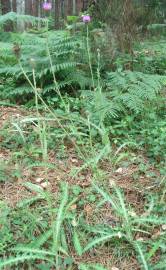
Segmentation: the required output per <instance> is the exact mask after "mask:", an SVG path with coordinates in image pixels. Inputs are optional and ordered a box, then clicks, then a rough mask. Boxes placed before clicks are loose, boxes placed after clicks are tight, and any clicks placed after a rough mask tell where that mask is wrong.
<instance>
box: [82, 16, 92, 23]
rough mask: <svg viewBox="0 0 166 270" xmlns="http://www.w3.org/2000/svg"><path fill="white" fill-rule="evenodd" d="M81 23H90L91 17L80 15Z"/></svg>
mask: <svg viewBox="0 0 166 270" xmlns="http://www.w3.org/2000/svg"><path fill="white" fill-rule="evenodd" d="M82 21H83V22H84V23H90V21H91V17H90V16H89V15H82Z"/></svg>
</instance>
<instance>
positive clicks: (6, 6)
mask: <svg viewBox="0 0 166 270" xmlns="http://www.w3.org/2000/svg"><path fill="white" fill-rule="evenodd" d="M10 11H11V2H10V0H1V12H2V15H4V14H6V13H8V12H10ZM4 31H7V32H8V31H12V24H11V23H10V22H8V23H6V24H5V26H4Z"/></svg>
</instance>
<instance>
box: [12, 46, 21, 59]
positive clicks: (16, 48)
mask: <svg viewBox="0 0 166 270" xmlns="http://www.w3.org/2000/svg"><path fill="white" fill-rule="evenodd" d="M12 51H13V53H14V54H15V56H16V58H18V59H19V58H20V57H21V47H20V45H19V44H18V43H14V44H13V48H12Z"/></svg>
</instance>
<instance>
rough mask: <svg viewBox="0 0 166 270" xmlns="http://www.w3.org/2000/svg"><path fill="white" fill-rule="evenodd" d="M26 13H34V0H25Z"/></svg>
mask: <svg viewBox="0 0 166 270" xmlns="http://www.w3.org/2000/svg"><path fill="white" fill-rule="evenodd" d="M25 14H27V15H32V0H25Z"/></svg>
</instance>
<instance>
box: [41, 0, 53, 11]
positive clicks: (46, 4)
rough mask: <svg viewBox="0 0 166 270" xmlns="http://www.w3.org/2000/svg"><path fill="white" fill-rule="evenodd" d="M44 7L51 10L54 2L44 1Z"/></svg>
mask: <svg viewBox="0 0 166 270" xmlns="http://www.w3.org/2000/svg"><path fill="white" fill-rule="evenodd" d="M43 9H44V10H45V11H49V10H51V9H52V4H51V3H50V2H47V1H45V2H44V3H43Z"/></svg>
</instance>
